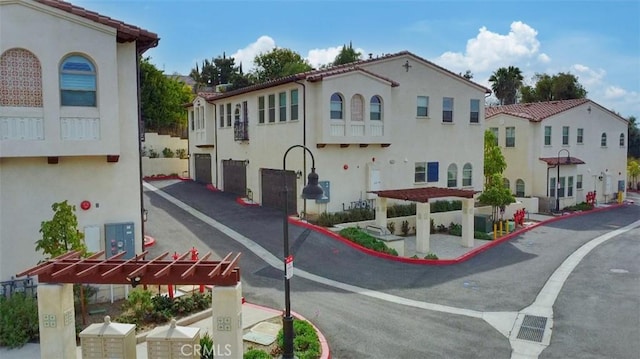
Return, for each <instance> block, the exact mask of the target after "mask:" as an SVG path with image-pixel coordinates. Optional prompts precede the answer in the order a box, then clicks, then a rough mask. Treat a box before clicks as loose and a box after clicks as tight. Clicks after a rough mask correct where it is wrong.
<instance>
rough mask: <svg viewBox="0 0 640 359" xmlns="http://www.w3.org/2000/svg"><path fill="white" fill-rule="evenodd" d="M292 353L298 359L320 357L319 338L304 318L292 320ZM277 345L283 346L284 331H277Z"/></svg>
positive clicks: (315, 358)
mask: <svg viewBox="0 0 640 359" xmlns="http://www.w3.org/2000/svg"><path fill="white" fill-rule="evenodd" d="M293 333H294V338H293V354H294V355H295V356H296V357H297V358H298V359H317V358H319V357H320V340H319V339H318V334H317V333H316V331H315V329H313V326H312V325H311V323H309V322H307V321H305V320H299V319H294V320H293ZM277 341H278V347H280V349H283V347H284V331H283V330H282V329H280V332H278V339H277Z"/></svg>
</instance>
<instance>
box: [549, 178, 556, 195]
mask: <svg viewBox="0 0 640 359" xmlns="http://www.w3.org/2000/svg"><path fill="white" fill-rule="evenodd" d="M556 184H557V182H556V178H555V177H550V178H549V197H555V196H556Z"/></svg>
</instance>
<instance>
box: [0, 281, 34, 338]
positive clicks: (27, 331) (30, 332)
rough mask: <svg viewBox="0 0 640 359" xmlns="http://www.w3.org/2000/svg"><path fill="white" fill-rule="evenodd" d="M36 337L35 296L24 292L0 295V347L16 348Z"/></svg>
mask: <svg viewBox="0 0 640 359" xmlns="http://www.w3.org/2000/svg"><path fill="white" fill-rule="evenodd" d="M38 337H39V328H38V301H37V300H36V298H35V297H32V296H30V295H26V294H24V293H15V294H13V295H11V297H9V298H5V297H4V296H0V347H9V348H18V347H21V346H23V345H25V344H26V343H27V342H29V341H31V340H35V339H38Z"/></svg>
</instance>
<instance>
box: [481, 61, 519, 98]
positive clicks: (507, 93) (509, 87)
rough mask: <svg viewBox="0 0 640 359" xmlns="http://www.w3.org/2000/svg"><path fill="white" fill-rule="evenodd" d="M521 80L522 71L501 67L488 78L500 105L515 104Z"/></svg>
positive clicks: (512, 67)
mask: <svg viewBox="0 0 640 359" xmlns="http://www.w3.org/2000/svg"><path fill="white" fill-rule="evenodd" d="M522 80H523V77H522V71H520V69H519V68H517V67H514V66H509V67H501V68H499V69H497V70H496V71H495V72H494V73H493V74H492V75H491V77H489V82H492V84H491V89H492V90H493V93H494V94H495V95H496V97H497V98H498V100H499V101H500V104H501V105H511V104H514V103H516V100H517V97H518V90H519V89H520V87H521V86H522Z"/></svg>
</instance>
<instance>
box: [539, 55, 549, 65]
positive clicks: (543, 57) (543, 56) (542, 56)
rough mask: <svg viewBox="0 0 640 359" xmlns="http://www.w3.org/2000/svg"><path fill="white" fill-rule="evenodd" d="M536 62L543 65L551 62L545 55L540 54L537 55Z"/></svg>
mask: <svg viewBox="0 0 640 359" xmlns="http://www.w3.org/2000/svg"><path fill="white" fill-rule="evenodd" d="M538 61H540V62H541V63H543V64H548V63H549V62H551V58H550V57H549V55H547V54H540V55H538Z"/></svg>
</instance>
